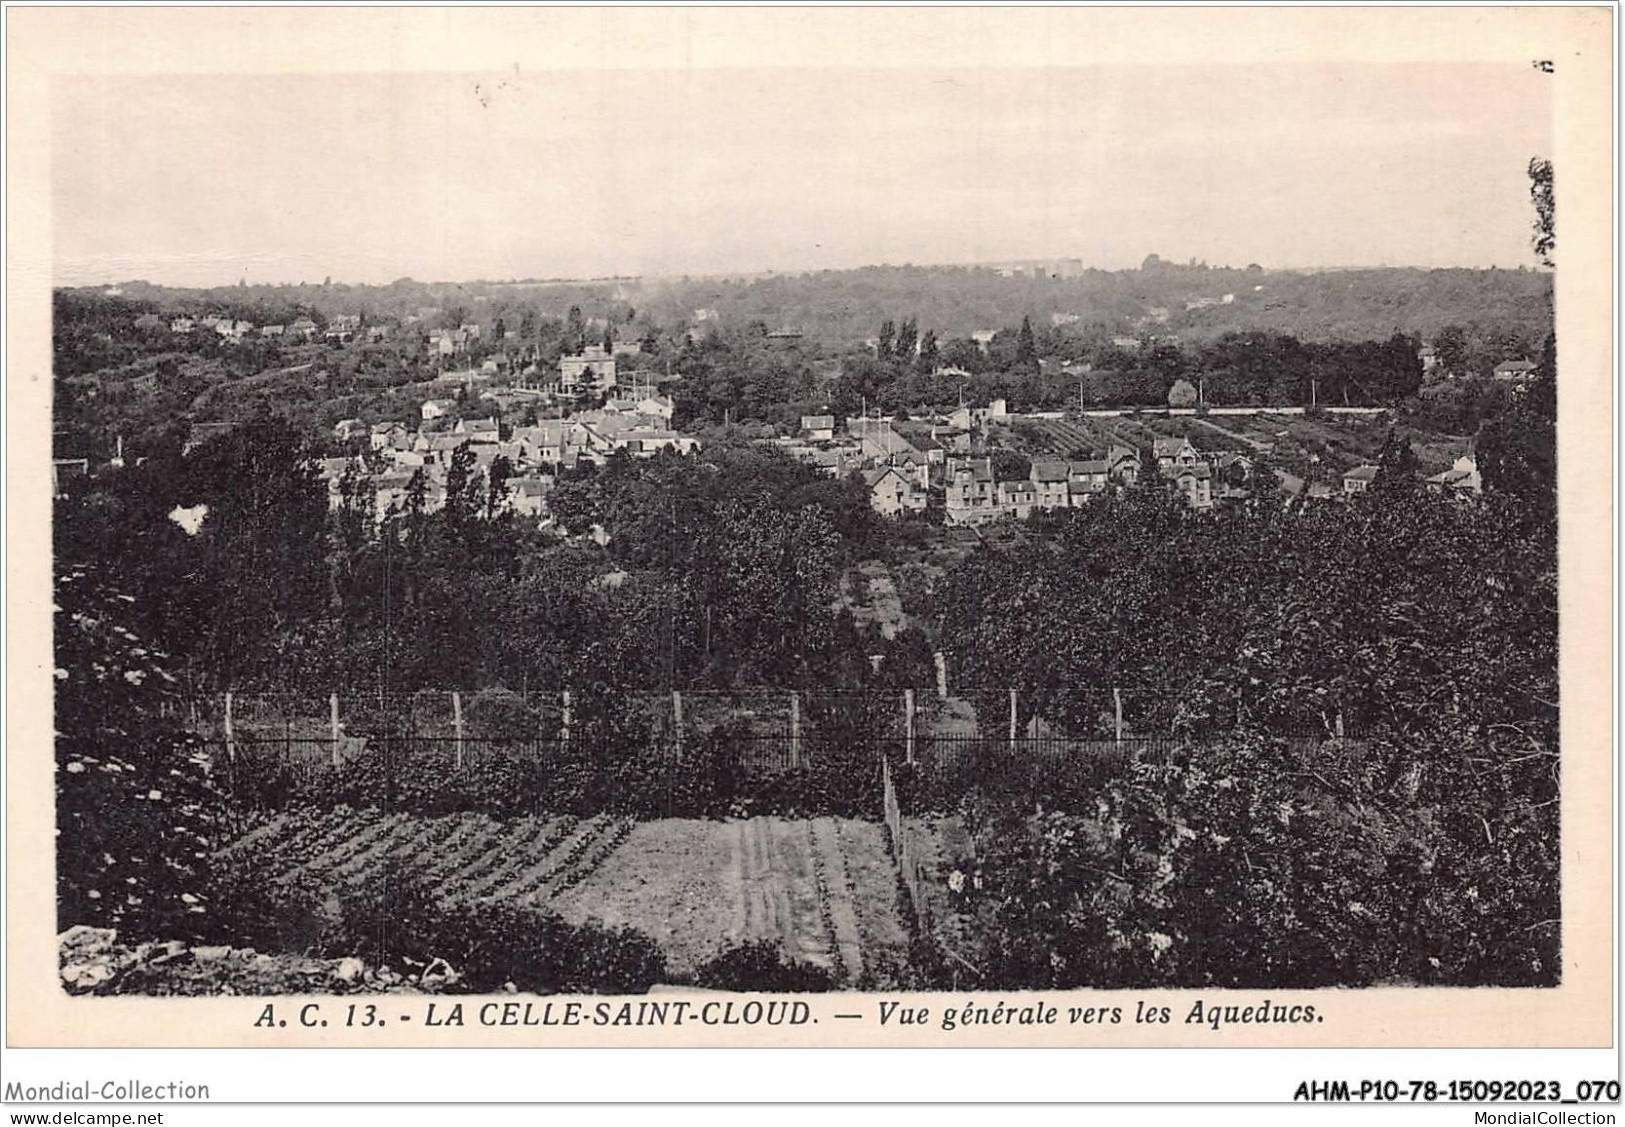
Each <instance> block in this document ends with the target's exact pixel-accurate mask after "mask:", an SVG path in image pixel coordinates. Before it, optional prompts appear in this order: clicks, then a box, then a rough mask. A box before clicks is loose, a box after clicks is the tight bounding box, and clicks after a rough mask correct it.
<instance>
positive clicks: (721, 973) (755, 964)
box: [694, 939, 838, 994]
mask: <svg viewBox="0 0 1625 1127" xmlns="http://www.w3.org/2000/svg"><path fill="white" fill-rule="evenodd" d="M694 984H695V985H696V986H698V987H700V988H701V989H703V990H733V991H738V992H752V991H759V992H762V993H769V994H792V993H800V994H814V993H817V994H821V993H826V992H828V991H831V990H835V989H837V988H838V984H837V983H836V981H835V979H834V978H833V977H832V976H831V975H830V974H829V972H828V971H825V970H823V969H822V968H820V967H816V966H812V965H810V964H807V963H800V962H792V961H791V960H789V959H786V958H785V957H784V953H783V952H782V951H781V950H780V949H779V945H778V944H776V943H773V942H771V941H769V940H765V939H759V940H753V941H752V942H749V943H741V944H739V945H737V946H734V947H729V948H728V949H727V950H725V951H723V952H722V953H721V954H719V955H717V956H715V957H714V958H712V959H711V960H710V961H708V962H707V963H705V964H704V965H703V966H701V967H700V969H699V970H698V971H696V972H695V975H694Z"/></svg>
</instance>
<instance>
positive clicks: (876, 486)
mask: <svg viewBox="0 0 1625 1127" xmlns="http://www.w3.org/2000/svg"><path fill="white" fill-rule="evenodd" d="M863 484H864V485H865V486H867V487H868V490H869V507H870V508H872V509H873V510H874V511H875V512H877V513H879V514H881V515H882V516H888V517H894V516H901V515H902V514H904V513H920V512H924V511H925V500H926V496H925V492H924V490H922V489H920V488H918V487H917V486H916V485H915V483H914V482H913V481H912V480H910V479H909V478H908V477H907V476H906V475H905V474H903V473H900V472H899V471H898V469H897V468H896V467H895V466H879V467H877V468H875V469H872V470H865V471H864V472H863Z"/></svg>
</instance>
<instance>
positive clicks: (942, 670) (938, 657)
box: [931, 650, 948, 700]
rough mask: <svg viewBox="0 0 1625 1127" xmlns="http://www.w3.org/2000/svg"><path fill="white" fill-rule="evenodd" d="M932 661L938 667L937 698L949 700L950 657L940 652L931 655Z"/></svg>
mask: <svg viewBox="0 0 1625 1127" xmlns="http://www.w3.org/2000/svg"><path fill="white" fill-rule="evenodd" d="M931 660H932V661H933V662H935V663H936V667H937V696H938V698H940V699H942V700H947V699H948V655H947V654H945V653H943V652H942V651H941V650H938V651H937V652H936V653H934V654H932V655H931Z"/></svg>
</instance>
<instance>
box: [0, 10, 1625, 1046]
mask: <svg viewBox="0 0 1625 1127" xmlns="http://www.w3.org/2000/svg"><path fill="white" fill-rule="evenodd" d="M463 15H464V16H466V17H467V18H468V19H469V20H471V21H475V20H478V19H479V18H480V14H479V13H476V12H469V13H464V14H463ZM628 15H630V13H628ZM1206 15H1209V16H1212V15H1214V13H1211V12H1210V13H1206ZM913 16H914V18H916V19H917V20H918V21H920V22H921V24H922V25H928V24H929V23H930V21H932V20H933V19H937V18H947V17H946V16H942V17H939V16H938V15H937V14H936V13H934V11H933V10H930V9H916V10H914V11H913ZM492 18H495V17H492ZM989 18H992V17H991V16H990V17H989ZM614 24H615V21H614V20H613V19H611V20H608V21H606V23H605V24H604V26H605V27H606V28H608V29H612V28H613V27H614ZM285 26H290V27H291V26H292V25H285ZM635 26H639V27H641V26H644V25H641V24H638V25H635ZM627 35H628V38H629V39H630V38H632V37H633V35H634V25H631V24H629V25H628V32H627ZM1605 38H1606V37H1605ZM595 42H598V41H596V40H595ZM616 48H617V43H616V41H615V37H614V36H613V35H612V34H608V33H606V36H605V37H604V38H603V39H602V41H601V42H600V44H599V48H598V49H600V50H601V57H600V58H599V59H598V62H597V64H595V65H592V66H584V67H580V68H575V69H563V68H555V69H550V68H548V67H541V66H529V65H526V64H524V63H523V62H516V63H513V64H512V65H510V66H507V67H505V68H502V69H485V70H469V71H466V72H463V71H456V72H446V71H430V70H411V69H398V68H394V67H391V68H390V69H380V68H378V67H365V68H364V67H360V66H358V67H356V68H355V69H353V70H349V71H330V72H326V73H310V72H299V73H294V72H287V73H260V72H251V71H247V70H242V71H234V70H232V69H230V68H228V67H225V66H222V67H220V68H219V69H217V70H214V71H207V70H197V69H189V70H186V71H178V70H177V71H175V72H171V73H162V72H153V71H149V70H132V71H128V72H120V73H88V74H81V75H75V76H72V77H69V78H58V79H57V80H55V81H54V83H53V84H52V86H51V100H50V105H49V110H48V118H49V133H50V139H51V163H50V180H49V200H48V204H49V221H50V225H51V249H50V253H51V260H50V264H49V267H50V269H49V276H50V293H49V301H50V309H49V320H50V328H49V345H50V358H49V363H50V370H49V376H48V379H49V388H50V411H49V434H50V442H49V445H50V459H51V461H50V476H49V481H50V489H49V491H50V494H51V499H50V526H49V528H50V533H49V534H50V544H49V546H48V548H47V546H46V545H44V544H38V545H34V546H32V549H31V550H33V551H37V552H46V551H48V553H49V557H50V582H51V590H50V597H49V601H50V603H51V619H52V635H51V650H50V657H49V659H48V660H49V664H50V668H51V670H52V674H51V680H52V694H53V698H52V700H51V703H50V713H51V716H52V721H53V731H54V737H53V740H52V743H53V744H54V771H53V774H52V776H51V781H52V787H53V789H54V795H53V796H52V801H53V802H54V814H53V816H52V817H53V823H54V833H52V834H51V835H50V837H49V842H50V843H54V856H53V857H52V858H51V860H50V864H51V865H52V872H53V880H54V899H55V920H54V931H53V934H54V937H55V939H54V943H55V948H56V969H57V972H58V977H59V982H58V983H57V984H56V985H57V987H58V988H59V990H60V991H61V992H62V993H64V994H66V995H68V996H72V997H74V998H84V999H87V1000H88V1001H87V1002H86V1004H87V1005H89V1004H94V1002H93V1000H94V999H95V998H99V997H112V996H120V997H130V996H134V997H142V998H159V997H163V998H172V997H215V998H217V997H242V996H249V997H263V998H264V999H265V1000H266V1002H267V1003H273V1002H275V1000H276V999H277V998H279V997H282V996H290V995H299V996H317V997H318V998H321V997H327V996H345V997H346V998H349V999H350V1000H357V999H359V1000H361V1001H365V1002H373V1003H376V1002H378V1001H380V999H381V998H386V997H387V996H391V995H402V996H413V995H429V996H448V999H447V1000H448V1001H455V1000H456V998H457V997H459V996H462V995H511V996H515V997H517V998H520V999H525V998H528V997H530V996H555V995H558V996H572V997H573V996H583V995H599V996H606V997H615V998H617V999H627V998H628V997H629V996H631V1000H630V1001H626V1002H624V1004H625V1005H627V1006H630V1007H632V1008H633V1010H635V1011H636V1012H638V1013H639V1014H640V1018H639V1020H644V1021H647V1020H649V1017H648V1015H649V1014H651V1013H652V1012H653V1011H652V1010H650V1009H648V1008H642V1009H639V1008H638V1007H640V1006H641V1005H642V1003H640V1002H639V1001H638V1000H637V999H638V997H642V998H644V1000H645V1001H646V1002H647V1003H648V1004H649V1005H653V1006H660V1005H663V1004H666V1003H664V1002H663V1001H662V1000H663V999H676V998H682V997H689V996H690V995H693V996H700V995H705V996H708V997H709V996H712V995H713V994H714V996H715V997H717V998H719V999H721V1000H723V1001H724V1002H725V1001H727V999H728V998H730V997H733V996H736V995H752V996H763V995H771V996H773V997H775V998H780V999H782V998H784V997H790V998H792V999H793V998H806V999H811V998H812V997H813V996H815V995H818V994H824V993H832V992H843V993H850V994H864V995H876V994H878V995H883V996H885V997H887V998H892V999H901V1000H902V1004H903V1005H904V1006H907V1005H908V1004H909V1003H908V1001H907V999H908V998H909V997H910V996H911V995H912V994H915V993H941V992H947V993H949V994H950V995H951V996H952V997H953V998H955V999H957V1000H958V1004H959V1005H961V1006H962V1007H964V1008H963V1011H962V1016H963V1019H964V1021H965V1023H966V1024H967V1025H968V1024H971V1023H972V1022H973V1021H974V1022H994V1021H997V1020H999V1018H998V1017H997V1016H996V1015H994V1014H993V1012H992V1011H991V1009H990V1010H988V1012H983V1011H982V1010H981V1009H978V1008H977V1006H976V1004H974V1003H967V1000H968V999H976V998H980V997H984V996H985V997H987V998H989V999H990V1001H989V1007H991V1006H992V1005H993V1002H992V1001H991V999H992V998H994V997H995V996H998V997H1003V998H1006V999H1010V998H1017V999H1019V997H1020V995H1017V994H1015V993H1014V992H1021V991H1044V992H1049V994H1050V995H1053V996H1054V997H1055V998H1056V999H1059V998H1061V997H1062V996H1064V994H1063V992H1068V991H1080V990H1081V991H1161V990H1198V991H1224V990H1245V991H1250V992H1258V991H1264V992H1269V991H1280V992H1295V991H1309V990H1320V989H1323V988H1339V990H1340V991H1341V992H1348V991H1367V990H1377V989H1380V988H1399V989H1400V990H1404V991H1415V990H1419V989H1422V988H1441V987H1442V988H1461V989H1463V990H1466V989H1468V988H1526V989H1533V990H1536V991H1550V990H1555V989H1558V988H1561V987H1562V986H1563V984H1564V983H1565V981H1566V975H1567V973H1568V972H1569V969H1570V968H1571V965H1572V964H1571V962H1570V961H1569V960H1567V959H1566V954H1567V953H1568V952H1567V948H1566V935H1567V934H1568V932H1567V928H1566V920H1565V902H1564V899H1563V895H1562V893H1563V888H1564V883H1565V880H1566V879H1568V877H1569V876H1570V874H1569V873H1567V872H1566V871H1565V863H1564V858H1565V856H1566V854H1565V852H1564V846H1565V832H1564V831H1565V826H1564V822H1563V801H1562V800H1563V792H1562V784H1563V779H1564V773H1565V771H1566V770H1567V769H1568V767H1569V760H1568V757H1567V756H1566V755H1565V753H1564V745H1563V744H1562V743H1560V735H1562V734H1563V733H1564V731H1565V727H1566V724H1567V723H1568V721H1569V719H1570V716H1569V713H1568V712H1567V711H1565V707H1564V706H1565V703H1566V701H1567V699H1568V695H1567V693H1566V692H1565V688H1564V685H1562V684H1560V678H1559V631H1560V626H1563V627H1566V626H1567V624H1566V623H1564V622H1561V621H1560V615H1559V566H1558V565H1559V560H1558V543H1559V538H1560V532H1563V533H1564V535H1565V536H1566V535H1567V530H1568V525H1567V523H1566V522H1567V521H1569V520H1570V519H1572V518H1571V517H1570V515H1569V514H1570V511H1571V510H1570V509H1569V508H1567V507H1566V506H1565V504H1561V503H1560V499H1559V491H1558V480H1559V470H1560V459H1559V456H1558V430H1557V418H1558V408H1559V405H1560V404H1563V405H1564V407H1565V410H1568V409H1571V407H1572V404H1569V403H1564V397H1565V396H1566V395H1569V394H1571V393H1570V390H1569V389H1570V388H1571V387H1573V386H1575V385H1574V380H1575V379H1578V378H1579V377H1571V375H1570V372H1569V371H1568V370H1567V368H1568V366H1567V365H1566V364H1565V357H1566V350H1565V348H1564V342H1563V341H1560V340H1559V339H1558V335H1557V325H1558V321H1557V304H1558V303H1557V297H1556V293H1557V279H1558V278H1559V277H1560V276H1561V273H1562V270H1563V263H1564V261H1565V257H1566V255H1567V254H1568V252H1569V248H1570V246H1571V245H1573V244H1578V243H1580V242H1581V241H1583V240H1585V239H1587V238H1588V237H1589V235H1588V232H1587V231H1584V230H1579V229H1573V228H1570V227H1568V226H1564V225H1561V224H1560V221H1559V218H1558V216H1557V214H1556V212H1557V211H1558V210H1559V208H1558V206H1557V204H1558V200H1559V199H1560V198H1561V196H1560V193H1559V191H1558V186H1560V185H1562V184H1563V183H1564V180H1563V178H1564V175H1565V168H1564V167H1563V165H1562V163H1561V161H1560V160H1559V159H1558V152H1559V149H1558V145H1557V141H1556V137H1557V133H1558V127H1559V126H1558V110H1559V107H1558V104H1557V101H1556V98H1555V95H1554V82H1555V77H1556V76H1555V71H1556V70H1558V69H1560V68H1562V67H1564V66H1565V61H1564V60H1563V59H1562V58H1556V59H1549V58H1542V57H1537V56H1536V55H1534V54H1531V56H1530V57H1529V58H1524V59H1520V60H1517V61H1507V60H1490V61H1485V60H1484V59H1483V58H1481V57H1476V56H1473V55H1469V54H1465V53H1464V54H1463V56H1462V57H1461V58H1460V59H1455V60H1452V59H1444V60H1440V59H1439V58H1438V57H1435V58H1434V59H1433V60H1432V61H1430V62H1427V63H1419V62H1409V61H1403V60H1397V61H1380V60H1377V61H1352V62H1346V61H1340V62H1333V63H1309V62H1304V61H1298V60H1295V59H1294V58H1292V57H1290V56H1285V55H1283V57H1282V58H1281V60H1280V61H1276V62H1270V61H1264V62H1259V61H1256V60H1255V61H1249V62H1246V63H1245V64H1243V63H1238V62H1234V61H1231V60H1229V59H1227V58H1225V57H1224V56H1223V54H1222V53H1221V52H1218V51H1214V52H1213V53H1212V54H1211V56H1210V57H1209V58H1208V59H1207V61H1205V62H1200V63H1192V62H1190V61H1189V60H1188V58H1185V59H1184V61H1180V62H1177V63H1175V62H1166V63H1164V62H1160V61H1159V60H1158V59H1157V58H1156V57H1155V55H1154V54H1149V53H1140V54H1136V55H1134V56H1133V57H1125V58H1122V59H1120V60H1110V59H1107V60H1105V61H1102V60H1101V58H1100V57H1099V56H1098V55H1097V56H1096V57H1094V58H1093V59H1090V60H1088V61H1082V62H1077V63H1073V62H1069V61H1067V60H1066V59H1065V58H1064V57H1063V56H1061V55H1059V54H1057V55H1056V56H1055V57H1054V58H1053V59H1052V61H1051V62H1049V63H1047V64H1045V65H1042V66H1026V67H1014V66H1003V65H999V64H998V63H997V62H996V61H990V62H989V63H988V64H986V65H963V64H961V63H958V62H951V63H944V64H942V65H927V64H918V65H916V64H912V63H911V64H909V65H899V66H891V67H888V66H879V65H872V66H839V67H836V66H831V67H818V66H784V67H777V68H775V67H747V66H739V67H709V68H707V67H693V68H689V69H670V68H659V67H653V66H651V67H647V68H640V67H638V66H632V65H624V64H622V63H620V62H618V61H617V58H616ZM357 50H358V51H360V50H362V48H361V47H360V45H359V44H358V45H357ZM42 112H43V110H42ZM1587 378H1589V379H1590V380H1591V381H1592V382H1591V384H1590V385H1589V386H1593V387H1594V386H1597V383H1596V381H1597V379H1598V378H1600V377H1599V376H1598V374H1597V373H1595V372H1591V373H1589V374H1588V377H1587ZM1604 386H1605V385H1604ZM1597 407H1598V409H1599V410H1600V411H1602V412H1603V413H1604V414H1606V413H1607V412H1608V411H1610V410H1611V401H1610V400H1607V399H1604V400H1601V401H1599V402H1598V403H1597ZM44 422H45V420H44V419H41V420H40V423H41V425H44ZM1571 460H1572V462H1573V464H1572V465H1571V464H1567V463H1569V462H1570V461H1571ZM1562 462H1563V463H1564V464H1563V465H1562V466H1561V469H1562V473H1563V475H1564V481H1565V483H1568V482H1569V481H1570V480H1571V476H1570V475H1578V474H1580V473H1582V472H1584V473H1596V474H1600V475H1601V476H1602V478H1603V479H1604V480H1606V479H1607V478H1608V476H1609V474H1610V472H1611V470H1610V466H1611V462H1612V454H1611V451H1609V450H1607V449H1606V448H1604V449H1592V450H1589V451H1580V452H1575V451H1572V450H1565V454H1564V458H1563V459H1562ZM1582 463H1583V465H1584V467H1585V469H1584V470H1583V471H1582V469H1581V465H1582ZM1560 517H1561V518H1562V519H1561V520H1560ZM1610 519H1611V517H1609V516H1608V514H1607V513H1606V511H1605V512H1604V516H1603V520H1604V522H1605V523H1606V521H1607V520H1610ZM1590 532H1592V533H1594V534H1596V535H1599V536H1601V535H1605V534H1606V528H1605V527H1597V528H1593V529H1590ZM1565 544H1567V540H1566V539H1565ZM15 548H16V545H15V543H14V544H13V549H14V550H15ZM1605 585H1606V584H1605ZM1565 605H1566V604H1565ZM1602 629H1603V630H1604V632H1606V624H1605V623H1604V624H1603V625H1602ZM17 707H18V701H17V700H16V699H15V698H13V700H12V708H13V709H15V708H17ZM12 754H13V755H15V754H17V750H16V748H15V747H14V748H13V750H12ZM41 754H44V752H43V750H42V751H41ZM1603 754H1606V749H1604V752H1603ZM1604 844H1606V840H1604ZM12 926H13V927H16V926H18V924H17V921H16V919H15V917H14V918H13V922H12ZM29 926H31V927H37V928H45V927H48V926H52V923H51V921H49V920H47V919H38V920H34V921H32V922H31V923H30V925H29ZM990 992H991V993H990ZM351 996H354V997H353V998H351ZM1209 997H1210V998H1217V999H1219V1000H1220V1001H1224V998H1225V996H1224V995H1222V994H1214V995H1210V996H1209ZM1269 997H1270V995H1269V994H1268V993H1265V994H1256V993H1253V994H1249V995H1248V1000H1249V1001H1250V1000H1252V999H1255V998H1265V999H1268V998H1269ZM1306 998H1307V999H1308V1002H1309V1006H1308V1010H1307V1013H1305V1010H1304V1005H1303V1004H1302V1003H1303V1002H1304V1001H1305V999H1306ZM1085 1000H1086V1001H1087V998H1086V999H1085ZM1277 1002H1278V1003H1279V1004H1273V1005H1272V1004H1269V1003H1268V1002H1266V1003H1265V1006H1264V1009H1263V1011H1261V1012H1258V1013H1251V1014H1250V1015H1247V1014H1244V1015H1241V1016H1238V1015H1237V1013H1235V1012H1230V1011H1235V1010H1237V1009H1238V1008H1242V1007H1238V1006H1230V1007H1229V1010H1228V1011H1227V1010H1225V1008H1224V1007H1223V1006H1217V1007H1214V1012H1212V1013H1211V1015H1205V1016H1203V1017H1202V1018H1201V1019H1199V1020H1198V1022H1197V1024H1198V1025H1207V1024H1211V1025H1212V1028H1213V1029H1214V1030H1218V1029H1219V1028H1220V1026H1221V1025H1222V1024H1225V1023H1234V1022H1238V1021H1241V1022H1254V1023H1258V1022H1261V1023H1264V1024H1274V1025H1280V1026H1291V1025H1292V1024H1295V1023H1313V1022H1314V1021H1315V1020H1316V1017H1315V1007H1314V1004H1313V1003H1314V999H1313V997H1312V996H1309V995H1297V994H1294V995H1293V996H1292V997H1290V998H1288V997H1287V996H1285V995H1284V994H1283V995H1282V996H1281V997H1279V998H1278V999H1277ZM1289 1002H1290V1005H1289V1004H1288V1003H1289ZM588 1004H589V1005H591V1004H592V1003H591V1000H590V999H589V1001H588ZM622 1004H623V1003H622V1002H617V1003H616V1005H617V1007H618V1006H620V1005H622ZM670 1004H671V1005H677V1004H678V1003H676V1002H671V1003H670ZM775 1004H776V1005H778V1006H779V1007H780V1009H778V1010H777V1011H773V1010H768V1011H766V1017H765V1019H764V1020H766V1021H769V1022H771V1021H773V1020H774V1018H773V1016H772V1015H773V1014H774V1013H775V1012H776V1013H777V1014H778V1015H779V1016H780V1018H784V1019H786V1020H788V1016H787V1015H792V1014H794V1013H795V1012H797V1011H795V1010H794V1009H792V1008H791V1007H792V1006H793V1004H794V1003H793V1001H785V1000H780V1001H778V1002H776V1003H775ZM1014 1004H1025V1003H1021V1002H1019V1001H1018V1002H1017V1003H1014ZM1114 1005H1116V1003H1110V1004H1103V1005H1102V1006H1101V1012H1100V1014H1099V1016H1098V1020H1099V1021H1101V1022H1104V1023H1108V1024H1111V1023H1116V1022H1119V1021H1121V1022H1129V1021H1131V1019H1132V1015H1128V1014H1125V1013H1123V1012H1119V1013H1118V1014H1117V1016H1116V1017H1113V1016H1112V1008H1113V1006H1114ZM1185 1008H1188V1006H1187V1007H1184V1008H1178V1007H1176V1011H1177V1012H1176V1013H1175V1020H1176V1022H1186V1021H1188V1020H1189V1019H1188V1018H1187V1015H1186V1014H1185V1012H1184V1010H1185ZM443 1010H444V1007H442V1012H443ZM629 1012H631V1011H629ZM662 1020H665V1019H664V1018H662ZM1091 1020H1095V1019H1091ZM936 1021H937V1019H936V1017H935V1016H933V1024H935V1023H936ZM837 1024H838V1023H837ZM828 1025H829V1023H828V1021H826V1022H825V1027H824V1028H826V1029H827V1026H828Z"/></svg>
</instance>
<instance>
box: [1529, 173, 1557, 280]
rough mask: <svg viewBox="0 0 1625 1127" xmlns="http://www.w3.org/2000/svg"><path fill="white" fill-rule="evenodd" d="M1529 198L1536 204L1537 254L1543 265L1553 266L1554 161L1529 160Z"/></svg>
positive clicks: (1535, 241)
mask: <svg viewBox="0 0 1625 1127" xmlns="http://www.w3.org/2000/svg"><path fill="white" fill-rule="evenodd" d="M1529 198H1530V199H1531V200H1533V201H1534V204H1535V235H1534V239H1533V245H1534V248H1535V254H1536V255H1537V256H1538V257H1539V258H1540V261H1541V263H1542V265H1544V266H1547V267H1551V266H1552V265H1553V262H1552V254H1553V252H1554V251H1555V250H1556V249H1557V195H1556V192H1555V191H1554V189H1553V185H1552V162H1551V161H1549V160H1542V159H1541V158H1539V157H1531V158H1530V160H1529Z"/></svg>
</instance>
